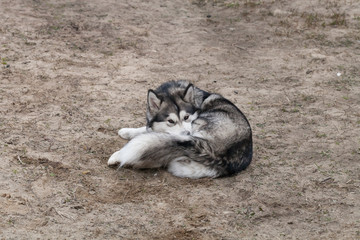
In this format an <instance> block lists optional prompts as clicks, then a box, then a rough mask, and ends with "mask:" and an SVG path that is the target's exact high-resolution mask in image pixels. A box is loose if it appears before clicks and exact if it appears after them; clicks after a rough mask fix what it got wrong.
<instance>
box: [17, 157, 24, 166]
mask: <svg viewBox="0 0 360 240" xmlns="http://www.w3.org/2000/svg"><path fill="white" fill-rule="evenodd" d="M17 159H18V160H19V162H20V164H21V165H24V164H25V163H24V162H23V161H21V159H20V156H19V155H18V156H17Z"/></svg>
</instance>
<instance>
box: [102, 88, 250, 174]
mask: <svg viewBox="0 0 360 240" xmlns="http://www.w3.org/2000/svg"><path fill="white" fill-rule="evenodd" d="M146 119H147V125H146V127H141V128H123V129H121V130H120V131H119V135H120V136H121V137H122V138H125V139H129V140H130V141H129V142H128V143H127V144H126V145H125V146H124V147H123V148H122V149H121V150H120V151H117V152H115V153H114V154H113V155H112V156H111V157H110V159H109V160H108V165H115V164H120V167H122V166H132V167H134V168H160V167H165V168H167V170H168V171H169V172H171V173H172V174H173V175H175V176H178V177H188V178H202V177H212V178H216V177H221V176H227V175H231V174H235V173H237V172H240V171H241V170H244V169H245V168H246V167H247V166H248V165H249V164H250V162H251V159H252V152H253V150H252V132H251V127H250V124H249V122H248V120H247V119H246V117H245V115H244V114H243V113H242V112H241V111H240V110H239V109H238V108H237V107H236V106H235V105H234V104H233V103H231V102H230V101H229V100H227V99H225V98H224V97H222V96H221V95H219V94H215V93H208V92H206V91H203V90H201V89H199V88H197V87H195V86H194V85H192V84H190V83H188V82H186V81H171V82H166V83H164V84H162V85H161V86H160V87H159V88H157V89H156V90H155V91H153V90H149V91H148V97H147V113H146Z"/></svg>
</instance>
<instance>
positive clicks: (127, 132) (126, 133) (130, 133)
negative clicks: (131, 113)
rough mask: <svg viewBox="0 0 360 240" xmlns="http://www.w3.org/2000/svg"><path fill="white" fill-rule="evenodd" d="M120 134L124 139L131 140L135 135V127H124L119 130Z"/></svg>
mask: <svg viewBox="0 0 360 240" xmlns="http://www.w3.org/2000/svg"><path fill="white" fill-rule="evenodd" d="M118 134H119V136H120V137H121V138H123V139H126V140H130V139H132V138H133V137H134V129H133V128H122V129H120V130H119V132H118Z"/></svg>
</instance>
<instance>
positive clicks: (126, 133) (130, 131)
mask: <svg viewBox="0 0 360 240" xmlns="http://www.w3.org/2000/svg"><path fill="white" fill-rule="evenodd" d="M146 132H148V130H147V129H146V127H140V128H122V129H120V130H119V132H118V134H119V136H120V137H122V138H123V139H126V140H131V139H133V138H134V137H136V136H138V135H140V134H143V133H146Z"/></svg>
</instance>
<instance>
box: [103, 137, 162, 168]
mask: <svg viewBox="0 0 360 240" xmlns="http://www.w3.org/2000/svg"><path fill="white" fill-rule="evenodd" d="M154 140H155V139H154V137H153V134H151V133H147V134H141V135H139V136H137V137H135V138H133V139H132V140H131V141H130V142H128V143H127V144H126V145H125V146H124V147H123V148H122V149H121V150H120V151H117V152H115V153H113V155H111V157H110V158H109V160H108V165H114V164H118V163H120V167H121V166H123V165H124V164H128V165H131V163H134V162H136V161H138V160H139V158H140V157H141V155H142V154H143V153H144V152H145V151H146V150H147V149H149V148H151V147H155V144H156V143H157V141H154Z"/></svg>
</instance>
